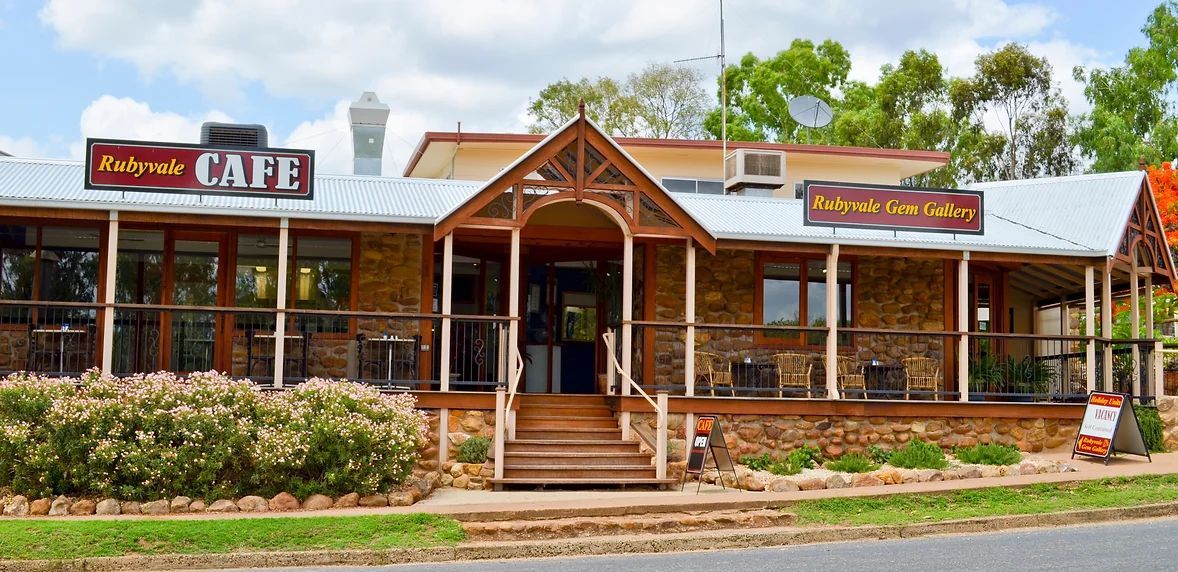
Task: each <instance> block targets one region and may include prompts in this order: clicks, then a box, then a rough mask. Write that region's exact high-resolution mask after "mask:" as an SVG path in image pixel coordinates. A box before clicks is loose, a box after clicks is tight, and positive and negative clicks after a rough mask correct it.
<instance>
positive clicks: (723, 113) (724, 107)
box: [720, 0, 728, 181]
mask: <svg viewBox="0 0 1178 572" xmlns="http://www.w3.org/2000/svg"><path fill="white" fill-rule="evenodd" d="M720 149H721V155H720V180H721V181H723V180H724V176H725V173H724V160H725V158H726V157H728V67H727V66H726V65H724V0H720Z"/></svg>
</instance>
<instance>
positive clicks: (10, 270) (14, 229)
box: [0, 225, 37, 300]
mask: <svg viewBox="0 0 1178 572" xmlns="http://www.w3.org/2000/svg"><path fill="white" fill-rule="evenodd" d="M36 253H37V227H34V226H21V225H0V300H32V299H33V265H34V262H33V261H34V260H36V258H35V256H36Z"/></svg>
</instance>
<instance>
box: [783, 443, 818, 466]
mask: <svg viewBox="0 0 1178 572" xmlns="http://www.w3.org/2000/svg"><path fill="white" fill-rule="evenodd" d="M788 459H789V461H790V462H791V463H793V464H796V465H797V466H799V467H801V468H803V469H813V468H816V467H821V466H822V461H823V460H824V459H823V457H822V450H821V449H819V448H818V447H812V446H810V445H802V446H801V447H798V448H797V449H794V450H793V451H790V452H789V457H788Z"/></svg>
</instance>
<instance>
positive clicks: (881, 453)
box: [866, 445, 892, 465]
mask: <svg viewBox="0 0 1178 572" xmlns="http://www.w3.org/2000/svg"><path fill="white" fill-rule="evenodd" d="M866 452H867V458H868V459H871V460H872V461H874V462H876V463H879V464H880V465H884V464H887V462H888V458H889V457H891V456H892V452H891V451H889V450H887V449H884V448H883V447H880V446H879V445H868V446H867V451H866Z"/></svg>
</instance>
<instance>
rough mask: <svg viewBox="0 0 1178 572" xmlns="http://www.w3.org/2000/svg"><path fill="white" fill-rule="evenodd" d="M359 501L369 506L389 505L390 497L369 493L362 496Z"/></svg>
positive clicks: (362, 504)
mask: <svg viewBox="0 0 1178 572" xmlns="http://www.w3.org/2000/svg"><path fill="white" fill-rule="evenodd" d="M358 503H359V504H360V506H362V507H368V508H374V507H382V506H389V497H386V496H384V495H368V496H363V497H360V500H359V501H358Z"/></svg>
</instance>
